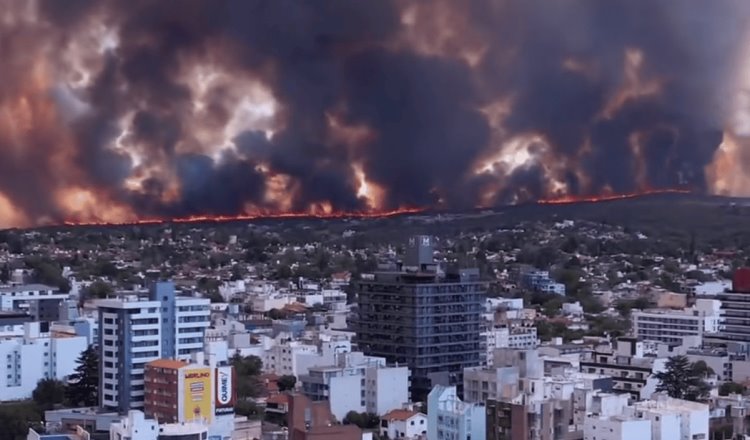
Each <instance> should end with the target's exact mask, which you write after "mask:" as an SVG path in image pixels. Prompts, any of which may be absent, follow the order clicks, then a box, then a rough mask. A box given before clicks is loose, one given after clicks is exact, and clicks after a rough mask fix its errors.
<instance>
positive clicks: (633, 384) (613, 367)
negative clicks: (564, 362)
mask: <svg viewBox="0 0 750 440" xmlns="http://www.w3.org/2000/svg"><path fill="white" fill-rule="evenodd" d="M662 345H663V344H662ZM645 346H646V344H645V343H644V342H643V341H639V340H638V339H636V338H625V337H623V338H619V339H617V340H616V341H615V342H614V347H603V348H597V349H596V350H594V351H593V352H590V353H586V354H585V355H584V356H583V358H582V359H581V363H580V368H581V371H582V372H585V373H596V374H602V375H606V376H610V377H612V380H613V381H614V387H613V389H614V391H615V392H627V393H630V394H631V395H632V396H633V397H636V398H640V399H648V398H650V397H651V394H653V393H654V392H655V391H656V386H657V385H658V380H657V379H656V378H655V377H654V374H656V373H658V372H659V371H664V370H665V369H666V363H667V358H668V357H669V356H671V354H665V356H664V357H660V356H657V357H655V356H647V355H646V350H645Z"/></svg>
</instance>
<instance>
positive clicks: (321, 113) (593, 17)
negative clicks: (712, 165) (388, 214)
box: [0, 0, 750, 223]
mask: <svg viewBox="0 0 750 440" xmlns="http://www.w3.org/2000/svg"><path fill="white" fill-rule="evenodd" d="M22 3H23V2H21V3H18V2H13V1H6V2H3V1H2V0H0V6H2V7H3V9H5V10H8V11H11V12H14V13H16V12H17V14H15V15H14V17H16V18H15V19H14V20H11V21H6V22H8V23H11V24H8V25H2V26H0V61H3V66H4V81H3V83H2V84H0V108H2V106H4V105H5V106H10V105H14V104H13V103H14V102H17V101H18V91H19V90H21V91H23V90H26V88H27V87H26V85H28V84H29V83H30V81H31V79H30V77H31V75H29V73H28V72H30V71H33V70H34V69H33V68H34V62H33V61H31V60H30V58H31V59H40V57H41V58H44V59H45V60H47V61H48V65H47V67H46V69H45V73H46V75H47V76H50V77H51V79H48V81H47V83H46V84H45V85H44V87H48V88H49V90H48V91H47V92H44V91H37V90H33V91H34V93H37V95H38V96H37V98H38V100H39V101H40V102H41V104H39V105H40V106H42V105H43V104H44V102H45V99H48V100H51V102H53V103H54V104H53V106H54V107H56V108H57V109H58V114H59V116H58V117H51V116H45V118H46V119H44V120H43V121H37V123H35V124H34V129H33V130H32V132H31V134H28V133H26V134H24V135H23V136H21V137H20V138H19V136H11V135H9V134H7V133H4V132H3V130H5V128H4V127H5V125H2V124H0V152H2V154H3V155H4V160H3V161H0V193H2V194H3V195H4V196H5V197H7V198H8V199H10V200H11V201H12V202H13V204H14V205H15V206H17V207H18V208H19V210H21V211H22V212H24V213H25V214H26V215H27V216H28V217H29V221H30V222H32V223H33V222H38V221H40V219H42V218H45V217H46V218H51V219H52V220H53V221H61V220H65V219H66V217H67V216H68V215H70V214H69V213H70V210H69V209H67V207H66V205H65V203H66V202H61V201H60V200H58V199H56V196H55V195H53V194H52V193H51V192H50V190H49V189H50V188H56V187H64V186H66V185H67V186H75V187H79V188H87V189H89V190H90V191H92V192H94V193H96V194H97V195H99V196H100V197H101V199H102V200H106V201H107V202H108V203H112V204H115V205H117V206H125V207H127V209H129V210H130V211H132V212H133V213H134V215H135V216H137V217H143V218H147V217H154V216H160V217H174V216H190V215H203V214H207V215H232V214H238V213H243V212H246V211H247V210H248V207H253V208H256V209H258V210H261V211H274V210H279V209H291V210H295V211H306V210H309V209H311V207H312V206H322V205H325V206H329V207H330V208H331V209H334V210H347V211H364V210H368V209H395V208H399V207H405V206H424V207H429V206H441V207H449V208H465V207H472V206H476V205H477V204H479V203H490V204H492V203H506V202H508V201H522V200H528V199H536V198H543V197H549V196H552V195H555V194H556V193H555V192H556V191H560V190H559V188H558V189H555V188H556V187H555V186H554V185H552V184H551V182H552V181H553V180H554V181H557V182H559V183H562V184H563V185H564V188H566V189H565V190H566V191H567V192H569V193H573V194H579V193H580V194H584V193H585V194H592V193H597V192H599V191H604V190H614V191H618V192H629V191H633V190H638V189H643V188H644V187H657V188H658V187H674V186H678V185H686V186H688V187H690V188H692V189H695V190H703V189H704V188H705V175H704V168H705V166H706V165H707V164H708V163H709V162H710V161H711V160H712V157H713V153H714V151H715V150H716V147H717V145H718V144H719V143H720V141H721V132H722V129H723V128H724V127H725V125H726V123H727V119H728V111H729V109H728V105H727V103H728V102H730V101H731V98H732V95H733V93H734V92H735V89H734V88H733V86H732V75H733V74H734V73H735V71H736V69H737V67H738V54H739V52H740V49H741V45H742V44H744V41H743V39H744V37H745V36H744V32H745V29H747V28H748V27H747V24H748V22H747V20H748V17H750V3H748V2H746V1H744V0H727V1H722V2H705V1H702V0H689V1H681V2H675V1H668V0H656V1H655V0H617V1H609V2H601V1H598V0H570V1H559V2H550V1H548V0H498V1H493V0H466V1H438V0H436V1H434V2H418V1H411V0H398V1H387V0H383V1H367V2H351V1H345V0H341V1H326V2H317V3H305V2H296V1H291V0H289V1H287V0H272V1H271V0H268V1H259V0H236V1H232V0H217V1H211V2H206V1H192V0H186V1H181V2H179V4H178V5H175V4H174V3H171V2H163V1H157V0H149V1H146V0H134V1H128V2H124V1H122V2H121V1H112V2H95V1H85V0H74V1H65V2H60V1H55V0H39V1H38V5H37V6H38V7H37V13H38V17H37V18H36V19H26V18H22V17H24V14H23V13H22V12H21V10H22V9H23V7H22V6H21V4H22ZM32 6H33V5H32ZM32 9H33V8H32ZM101 28H104V29H108V30H110V32H111V37H112V38H113V40H114V43H112V44H111V45H109V46H106V45H105V46H97V45H99V44H100V43H101V41H100V40H101V35H100V34H96V33H94V31H95V30H96V29H101ZM92 35H94V37H92ZM71 54H74V55H76V56H75V57H71ZM627 54H630V55H627ZM633 54H639V55H640V57H641V62H640V64H638V65H634V63H635V62H634V61H633V59H628V56H631V57H637V56H636V55H633ZM30 55H31V56H30ZM72 58H75V59H80V60H82V61H81V62H80V63H82V64H83V65H84V67H85V70H88V72H89V75H90V81H89V82H88V83H86V85H85V86H83V87H80V86H79V87H77V88H75V90H73V89H70V90H68V89H65V88H63V89H60V87H67V86H66V85H65V84H63V78H71V71H73V70H75V68H79V67H80V66H74V65H73V64H74V63H73V61H72ZM80 63H79V64H80ZM635 64H637V63H635ZM201 68H202V69H204V70H205V71H210V72H219V73H221V75H223V76H222V77H221V78H220V79H219V80H217V81H215V82H214V83H212V84H211V85H210V86H206V87H208V89H206V90H204V91H203V92H200V93H201V96H198V92H196V90H199V87H197V86H196V84H197V82H198V81H200V80H199V79H197V77H196V75H197V74H196V72H197V71H198V70H200V69H201ZM634 81H635V83H633V82H634ZM249 84H256V85H259V86H260V87H262V88H264V89H265V90H266V92H267V93H268V94H269V95H270V96H272V97H273V99H274V100H275V103H276V104H275V108H276V112H275V114H274V115H273V116H271V117H269V121H270V122H269V121H267V123H268V124H272V125H273V129H272V130H270V131H269V130H264V129H262V128H258V127H249V128H248V127H240V130H239V131H235V132H228V131H227V130H228V129H227V127H228V126H230V125H231V124H232V121H233V119H234V118H235V117H236V114H237V112H238V104H237V103H238V102H240V101H241V100H242V99H243V97H245V96H246V95H247V94H249V93H251V92H250V89H251V86H250V85H249ZM647 86H652V87H651V89H648V90H647V91H646V92H644V91H643V90H641V89H644V90H645V89H647ZM71 87H72V86H71ZM639 88H640V89H639ZM32 89H33V87H32ZM54 90H58V91H57V92H55V93H53V91H54ZM59 90H63V92H64V93H63V92H60V91H59ZM24 93H25V92H24ZM45 93H47V94H48V95H49V96H51V97H52V98H45V97H44V96H45ZM198 100H200V101H201V105H202V107H201V109H200V110H196V107H195V106H196V102H197V101H198ZM76 101H80V102H76ZM498 102H507V103H508V111H507V115H506V116H505V117H504V118H502V120H501V121H500V122H499V123H498V122H497V121H492V120H491V118H490V117H489V116H488V115H487V114H486V113H485V111H484V109H486V108H488V107H489V106H492V105H493V104H497V103H498ZM78 107H81V108H85V110H81V111H80V113H81V114H80V115H76V116H75V117H73V116H70V115H71V114H73V113H75V112H73V111H72V110H71V109H76V108H78ZM14 108H15V107H14ZM16 111H19V110H17V109H16ZM42 113H43V112H42V111H41V110H40V111H39V112H38V114H37V115H36V116H35V117H39V118H41V116H39V115H40V114H42ZM44 114H45V115H46V113H44ZM332 121H335V123H336V124H339V125H340V127H339V128H337V127H336V126H334V125H335V124H334V123H333V122H332ZM342 127H343V128H342ZM352 127H359V128H360V129H362V130H364V131H365V132H366V135H364V136H359V137H357V136H353V137H347V136H348V135H347V134H346V133H345V132H346V130H347V129H351V128H352ZM236 128H237V127H235V129H236ZM123 130H125V133H123ZM337 130H339V131H341V132H342V133H343V134H342V133H339V132H337ZM271 132H272V133H271ZM519 138H529V139H531V138H534V139H541V142H542V144H543V145H536V146H533V147H531V148H530V151H531V155H532V156H533V160H531V162H528V163H525V164H523V165H520V166H518V167H517V168H515V169H514V168H512V167H510V166H508V165H503V164H500V163H498V164H496V165H495V166H494V167H492V168H491V169H489V170H487V171H481V172H480V171H478V170H479V169H481V168H482V165H483V164H484V162H485V161H487V160H488V159H490V158H496V157H497V155H498V154H499V152H500V151H501V149H502V148H503V145H505V144H506V143H507V142H509V141H511V140H514V139H516V140H517V139H519ZM220 139H225V140H226V141H231V142H232V144H233V148H230V149H225V150H223V151H220V146H221V145H218V144H217V143H219V142H221V141H220ZM538 142H539V141H538V140H535V141H533V143H538ZM121 143H125V144H127V145H128V148H129V149H130V150H131V151H130V153H128V152H126V151H123V150H122V149H118V148H115V145H116V144H121ZM634 143H636V144H637V148H636V147H634ZM19 151H22V153H18V152H19ZM136 158H137V159H136ZM354 164H356V165H357V166H359V167H360V168H361V169H362V171H363V172H364V174H365V175H366V176H367V179H368V181H369V182H370V183H371V184H373V185H375V186H377V187H378V188H379V189H380V190H381V191H380V196H381V197H382V200H367V199H365V198H363V197H362V196H360V195H358V189H359V182H358V180H357V179H358V177H357V175H356V173H355V170H354V167H353V165H354ZM155 170H158V171H155ZM274 176H275V177H279V176H281V177H283V178H279V179H277V180H276V181H275V182H274V183H271V182H270V179H272V178H273V177H274ZM134 178H138V179H139V182H140V186H139V187H137V188H135V187H133V186H132V182H131V181H132V180H133V179H134ZM175 179H176V180H175ZM279 185H280V187H279ZM558 186H559V184H558ZM175 188H176V191H177V192H176V193H174V191H175ZM271 189H273V190H274V191H275V192H274V194H275V196H274V197H281V198H283V199H284V200H275V199H273V198H269V190H271ZM558 195H559V194H558ZM32 201H33V202H32ZM0 218H1V217H0Z"/></svg>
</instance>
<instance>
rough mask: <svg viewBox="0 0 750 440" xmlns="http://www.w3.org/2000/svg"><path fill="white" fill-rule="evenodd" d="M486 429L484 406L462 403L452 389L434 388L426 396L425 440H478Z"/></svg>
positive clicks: (444, 387) (453, 387)
mask: <svg viewBox="0 0 750 440" xmlns="http://www.w3.org/2000/svg"><path fill="white" fill-rule="evenodd" d="M486 425H487V421H486V414H485V407H484V405H482V404H477V403H464V402H463V401H461V399H459V398H458V395H457V394H456V387H455V386H451V387H446V386H443V385H437V386H435V387H434V388H433V389H432V391H430V394H429V395H428V396H427V440H447V439H456V440H458V439H482V438H485V436H486V432H485V427H486Z"/></svg>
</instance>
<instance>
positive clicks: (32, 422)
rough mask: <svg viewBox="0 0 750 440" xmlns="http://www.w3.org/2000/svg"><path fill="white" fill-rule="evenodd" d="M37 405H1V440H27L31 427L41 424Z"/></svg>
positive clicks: (27, 402)
mask: <svg viewBox="0 0 750 440" xmlns="http://www.w3.org/2000/svg"><path fill="white" fill-rule="evenodd" d="M41 420H42V418H41V414H40V413H39V408H37V406H36V404H34V403H33V402H30V401H24V402H11V403H4V404H2V405H0V426H1V427H2V428H1V429H0V440H18V439H25V438H26V435H27V434H28V432H29V428H30V427H35V428H36V427H37V426H36V425H38V424H39V423H41Z"/></svg>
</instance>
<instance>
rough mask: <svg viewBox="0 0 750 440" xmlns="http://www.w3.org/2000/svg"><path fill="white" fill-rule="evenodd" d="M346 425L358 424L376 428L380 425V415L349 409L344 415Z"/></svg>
mask: <svg viewBox="0 0 750 440" xmlns="http://www.w3.org/2000/svg"><path fill="white" fill-rule="evenodd" d="M343 423H344V425H357V426H359V427H360V428H362V429H375V428H377V427H378V426H380V417H378V415H377V414H372V413H358V412H357V411H349V412H348V413H346V416H344V420H343Z"/></svg>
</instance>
